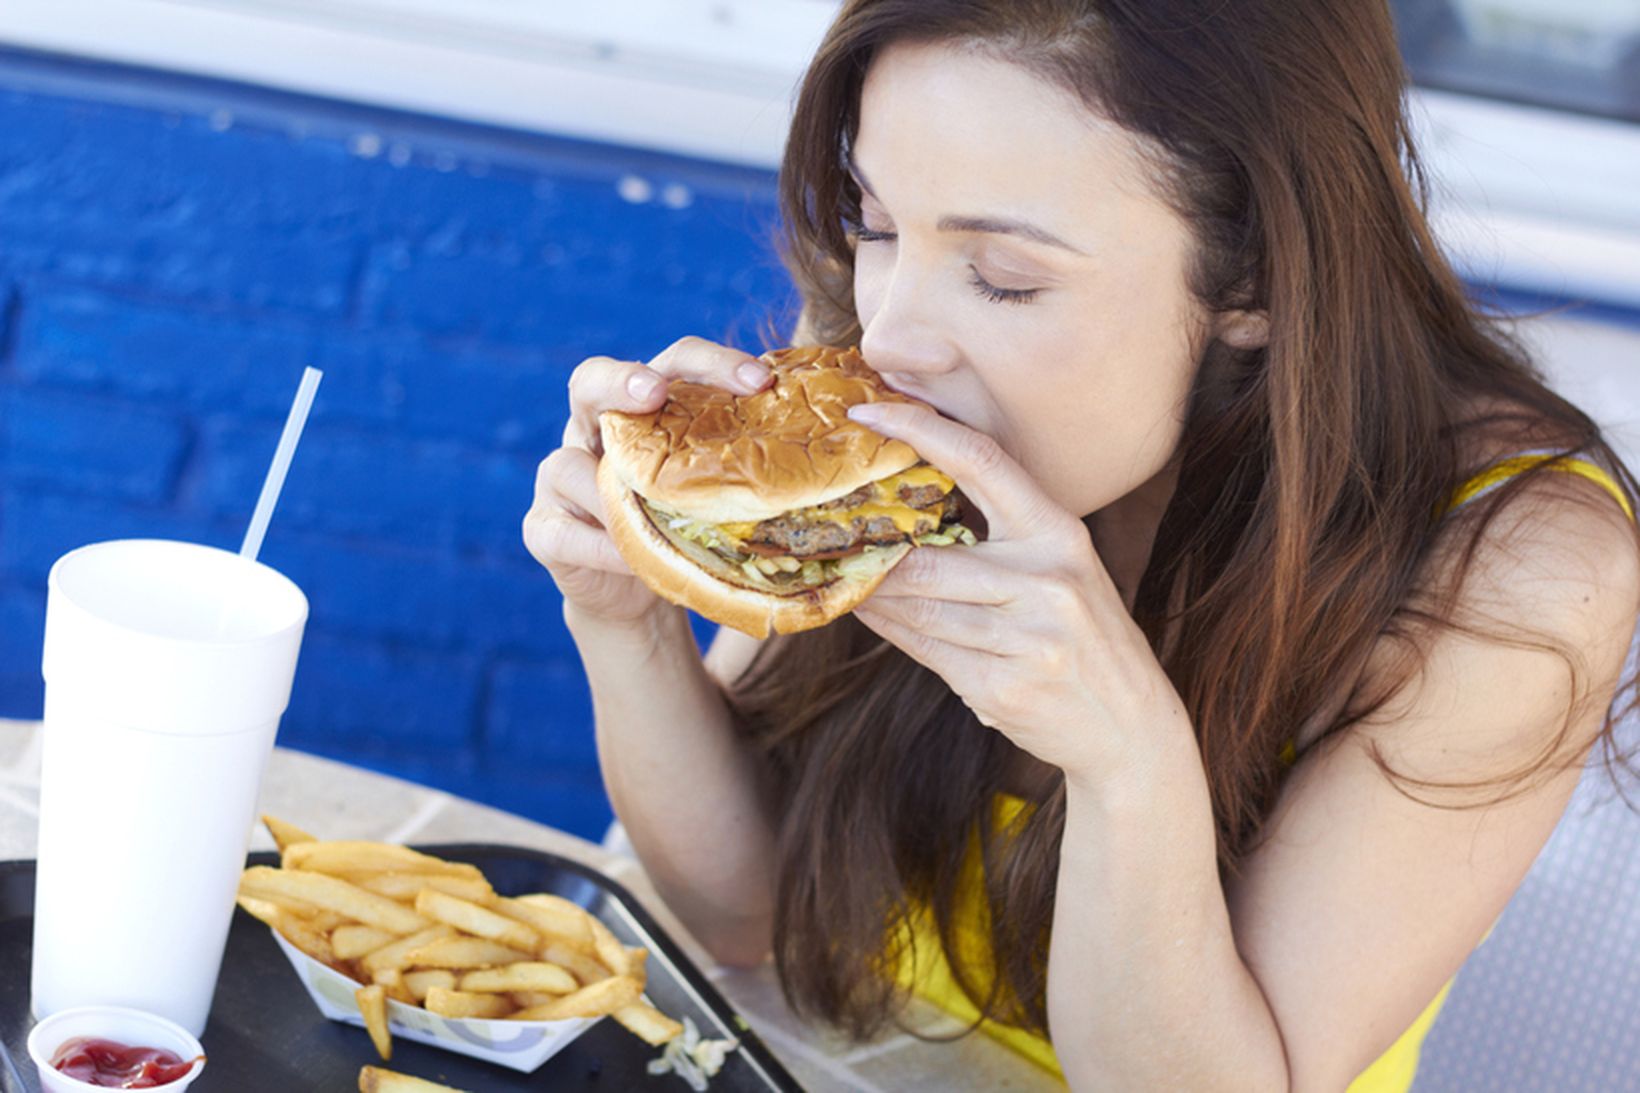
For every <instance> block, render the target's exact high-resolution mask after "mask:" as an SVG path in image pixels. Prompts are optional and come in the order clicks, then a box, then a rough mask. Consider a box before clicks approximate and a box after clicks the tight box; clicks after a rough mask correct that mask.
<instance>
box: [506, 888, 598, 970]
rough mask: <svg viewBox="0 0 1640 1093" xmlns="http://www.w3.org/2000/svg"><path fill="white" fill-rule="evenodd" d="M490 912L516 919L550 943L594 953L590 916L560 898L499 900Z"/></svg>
mask: <svg viewBox="0 0 1640 1093" xmlns="http://www.w3.org/2000/svg"><path fill="white" fill-rule="evenodd" d="M489 907H490V910H492V911H495V912H496V913H498V914H503V915H506V916H507V917H508V918H513V919H517V920H518V921H519V922H522V923H523V924H524V925H526V926H528V927H529V928H530V929H532V930H534V931H535V932H536V933H538V934H540V935H541V936H542V937H543V938H544V939H546V940H547V941H549V942H554V943H557V944H560V945H567V946H569V947H570V948H572V949H576V950H578V951H580V952H582V953H584V954H585V955H587V956H592V955H593V953H594V951H595V950H594V949H593V945H592V928H591V927H590V926H588V925H587V920H588V919H589V918H590V917H591V916H590V915H588V914H587V913H586V911H585V910H584V909H583V908H582V907H581V906H580V905H579V904H576V903H572V902H570V901H569V900H567V899H564V898H562V897H560V896H520V897H518V898H517V899H504V898H499V897H498V898H496V899H493V900H491V901H490V904H489Z"/></svg>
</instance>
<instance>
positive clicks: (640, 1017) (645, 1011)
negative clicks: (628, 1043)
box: [611, 1001, 683, 1047]
mask: <svg viewBox="0 0 1640 1093" xmlns="http://www.w3.org/2000/svg"><path fill="white" fill-rule="evenodd" d="M611 1016H612V1017H614V1018H615V1020H617V1021H619V1022H620V1023H621V1026H622V1027H623V1028H625V1029H626V1030H627V1031H628V1032H630V1033H632V1034H633V1035H634V1036H636V1037H637V1038H638V1039H640V1040H642V1041H643V1042H644V1043H646V1044H653V1045H654V1046H655V1047H660V1046H661V1045H662V1044H664V1043H666V1042H667V1041H668V1040H670V1039H672V1037H674V1036H678V1035H681V1034H682V1033H683V1026H682V1025H681V1024H679V1023H678V1022H676V1021H674V1020H672V1018H670V1017H668V1016H666V1014H664V1013H662V1012H661V1011H660V1010H658V1009H656V1008H655V1007H654V1006H651V1005H650V1004H649V1003H648V1002H644V1001H637V1002H633V1003H632V1004H631V1005H628V1006H622V1007H621V1008H620V1009H618V1010H616V1011H615V1012H614V1013H613V1014H611Z"/></svg>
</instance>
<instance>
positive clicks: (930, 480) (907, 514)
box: [717, 463, 957, 547]
mask: <svg viewBox="0 0 1640 1093" xmlns="http://www.w3.org/2000/svg"><path fill="white" fill-rule="evenodd" d="M956 485H957V484H956V482H955V481H953V480H952V479H951V477H950V476H949V475H947V474H944V473H943V472H941V471H938V470H935V469H934V468H933V467H930V466H928V465H927V464H926V463H924V464H920V465H918V466H915V467H911V468H909V469H907V470H903V471H901V472H900V473H899V474H891V475H889V476H888V477H887V478H880V479H878V480H877V481H875V482H873V483H872V484H871V486H872V493H871V497H870V499H868V500H867V501H865V502H863V503H861V504H858V505H855V506H854V507H853V508H847V509H820V508H809V509H798V510H796V511H795V512H794V513H793V515H795V516H797V517H799V518H800V519H802V520H803V521H804V522H805V523H810V524H819V523H832V524H838V525H840V526H842V527H845V528H846V527H849V526H851V525H852V524H853V523H854V521H855V520H874V519H876V518H877V517H879V516H886V517H888V518H889V519H890V520H892V521H894V526H895V527H896V528H898V529H899V530H900V531H901V532H902V533H903V534H906V535H912V534H915V533H916V532H917V531H919V530H923V531H928V530H932V529H931V528H930V527H929V525H928V521H929V519H930V517H929V514H928V513H926V512H922V511H920V510H918V509H914V508H912V507H911V506H910V505H907V504H906V503H905V502H904V501H901V500H900V487H901V486H912V487H920V486H938V487H940V492H941V493H942V494H946V493H950V492H951V491H952V490H953V489H955V488H956ZM935 522H936V523H938V521H937V520H936V521H935ZM717 526H718V530H719V531H721V532H722V533H723V534H724V535H725V536H727V537H728V538H730V539H733V540H734V541H735V545H736V546H737V547H738V546H739V545H740V543H741V542H743V541H744V540H746V539H749V538H750V537H751V534H752V531H753V530H754V529H755V528H756V527H757V521H755V520H749V521H744V522H735V523H729V524H719V525H717Z"/></svg>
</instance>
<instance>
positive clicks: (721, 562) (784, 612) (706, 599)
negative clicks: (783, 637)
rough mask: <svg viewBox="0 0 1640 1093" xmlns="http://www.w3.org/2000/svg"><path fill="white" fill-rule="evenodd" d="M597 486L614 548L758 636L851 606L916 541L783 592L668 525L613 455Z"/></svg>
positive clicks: (668, 596)
mask: <svg viewBox="0 0 1640 1093" xmlns="http://www.w3.org/2000/svg"><path fill="white" fill-rule="evenodd" d="M598 493H599V495H600V496H601V497H602V498H603V502H604V513H605V516H606V517H607V518H608V530H609V534H610V536H611V538H613V539H614V540H615V547H616V549H617V550H619V551H620V553H621V557H622V558H623V559H625V561H626V564H627V565H629V566H631V567H632V572H634V573H635V574H637V575H638V577H639V579H640V580H642V581H643V583H644V584H646V585H648V586H649V587H650V588H651V589H652V590H654V592H655V594H656V595H658V596H660V597H662V598H663V599H665V600H668V601H670V602H671V603H675V604H679V605H681V606H683V607H687V608H689V609H690V610H692V611H696V612H698V613H699V614H701V615H704V616H705V617H706V618H708V619H711V620H712V621H713V622H716V623H721V624H723V625H724V626H731V627H733V628H734V629H736V630H739V631H741V632H742V633H744V634H749V635H751V636H752V637H754V638H766V637H768V636H769V633H770V631H773V632H774V633H777V634H795V633H797V632H798V631H800V630H812V629H814V628H815V627H817V626H824V625H825V624H826V623H828V622H831V621H832V620H833V619H836V618H840V617H842V616H843V615H846V614H848V613H849V612H850V611H852V610H854V609H855V608H856V607H857V606H859V605H860V603H861V602H862V601H864V600H865V598H866V597H867V596H870V595H871V593H872V592H873V591H875V590H876V588H877V586H878V585H879V584H881V583H882V581H883V578H884V577H886V576H888V571H889V570H891V569H893V568H894V567H895V566H896V565H897V564H899V561H900V559H901V558H904V557H905V556H906V554H908V553H909V552H910V551H911V544H910V543H901V544H898V545H896V546H892V547H885V548H880V549H876V550H873V551H872V552H871V555H870V556H871V557H872V558H873V559H874V562H875V564H872V565H861V566H859V567H858V568H856V569H855V570H854V571H853V572H851V573H850V574H849V576H847V577H838V578H836V579H835V580H832V581H831V582H829V583H828V584H824V585H820V586H819V587H817V588H804V589H801V590H800V591H795V592H791V593H785V594H782V593H780V592H777V591H773V590H770V589H763V588H756V587H753V586H752V584H751V581H750V580H749V579H748V578H747V577H746V575H745V574H744V573H742V572H741V571H740V570H739V569H738V568H737V567H736V566H735V565H734V564H733V563H732V562H729V561H727V560H725V559H723V558H721V557H719V556H718V555H717V554H715V553H713V552H712V551H710V550H708V549H706V548H705V547H704V546H701V545H699V544H698V543H693V542H691V541H689V540H687V539H683V538H681V537H676V536H668V535H666V534H665V533H663V532H662V531H661V530H660V529H659V528H657V527H656V526H655V524H654V522H653V521H651V520H650V519H649V514H648V513H647V512H645V511H644V508H643V503H642V502H641V501H640V500H639V498H638V495H637V494H635V493H633V492H632V491H631V490H629V489H627V488H626V486H625V485H623V484H622V482H621V480H620V477H619V475H618V474H617V473H616V472H615V469H614V467H613V465H612V464H611V463H610V461H609V460H607V459H605V460H601V461H600V462H599V464H598Z"/></svg>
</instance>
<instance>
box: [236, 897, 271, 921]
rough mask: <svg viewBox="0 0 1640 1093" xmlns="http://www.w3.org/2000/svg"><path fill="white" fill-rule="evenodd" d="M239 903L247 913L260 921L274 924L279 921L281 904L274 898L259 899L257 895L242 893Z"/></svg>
mask: <svg viewBox="0 0 1640 1093" xmlns="http://www.w3.org/2000/svg"><path fill="white" fill-rule="evenodd" d="M237 902H238V904H239V906H240V907H242V908H243V909H244V911H245V913H246V914H247V915H250V916H251V917H252V918H254V919H256V920H257V921H258V922H261V923H264V924H266V925H268V926H273V925H275V924H276V923H278V921H279V910H280V908H279V905H278V904H277V903H274V902H273V901H272V900H266V899H257V898H256V897H255V896H246V895H241V896H240V897H239V899H238V901H237Z"/></svg>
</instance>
